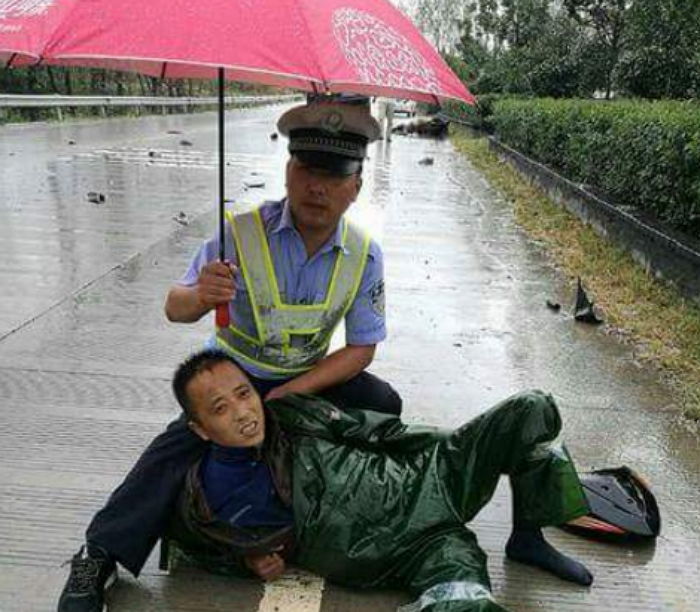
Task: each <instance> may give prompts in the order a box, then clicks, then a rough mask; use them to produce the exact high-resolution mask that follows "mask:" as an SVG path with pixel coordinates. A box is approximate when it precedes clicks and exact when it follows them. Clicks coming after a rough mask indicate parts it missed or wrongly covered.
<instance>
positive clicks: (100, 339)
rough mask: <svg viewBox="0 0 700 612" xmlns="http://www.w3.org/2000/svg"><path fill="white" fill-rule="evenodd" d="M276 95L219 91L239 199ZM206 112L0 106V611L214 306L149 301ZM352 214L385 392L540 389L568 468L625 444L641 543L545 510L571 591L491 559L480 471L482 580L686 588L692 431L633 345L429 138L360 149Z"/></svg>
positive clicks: (595, 606) (255, 590) (542, 594)
mask: <svg viewBox="0 0 700 612" xmlns="http://www.w3.org/2000/svg"><path fill="white" fill-rule="evenodd" d="M280 111H281V107H270V108H262V109H249V110H237V111H231V112H230V113H228V117H227V126H228V142H229V146H228V161H227V189H228V197H229V198H231V199H232V200H234V201H235V202H236V204H235V205H232V206H234V207H236V208H238V209H242V208H244V207H246V206H250V205H252V204H254V203H256V202H258V201H260V200H262V199H264V198H274V197H280V196H281V195H283V192H284V177H283V171H284V164H285V160H286V143H285V141H284V139H282V138H280V139H279V140H272V139H271V138H270V137H269V135H270V133H271V132H273V131H274V122H275V119H276V117H277V116H278V114H279V113H280ZM215 127H216V122H215V117H214V115H213V114H211V113H203V114H199V115H193V116H167V117H146V118H140V119H113V120H102V121H84V122H74V123H70V122H67V123H64V124H52V125H45V124H33V125H17V126H4V127H0V284H1V286H2V288H3V290H2V292H0V398H1V399H0V401H1V402H2V410H1V411H0V457H1V458H2V463H1V464H0V482H1V483H2V488H1V489H0V564H1V565H2V569H3V571H2V572H1V573H0V610H2V611H3V612H6V611H10V610H17V611H20V610H21V611H22V612H25V611H27V610H31V611H34V610H37V611H39V610H52V609H54V608H55V602H56V599H57V596H58V593H59V592H60V589H61V587H62V583H63V581H64V580H65V577H66V572H67V568H61V567H60V564H61V563H62V562H63V561H64V560H65V559H66V558H68V557H69V556H70V554H71V553H72V552H74V551H75V550H77V548H78V547H79V545H80V543H81V540H82V535H83V530H84V527H85V525H86V524H87V522H88V520H89V518H90V516H91V515H92V514H93V513H94V512H95V511H96V510H97V509H98V508H99V507H100V505H101V504H102V503H103V501H104V499H105V496H106V495H107V494H108V492H109V491H110V490H111V489H112V488H113V487H114V486H115V485H116V484H118V482H119V481H120V478H121V477H122V476H123V474H124V473H125V471H126V470H127V469H128V468H129V466H130V465H131V464H132V463H133V461H134V460H135V458H136V457H137V456H138V454H139V452H140V450H141V449H142V448H143V447H144V446H145V445H146V444H147V443H148V441H149V440H150V439H151V438H152V437H153V436H154V435H155V434H156V433H157V432H158V431H159V430H160V429H161V428H162V427H163V425H164V424H165V423H167V422H168V420H170V419H171V418H173V417H174V416H175V415H176V414H177V410H176V407H175V403H174V401H172V400H171V398H170V391H169V377H170V375H171V372H172V370H173V368H174V366H175V365H176V364H177V363H178V362H179V361H180V360H181V359H182V358H183V357H184V356H185V355H186V354H187V353H188V352H189V351H191V350H193V349H195V348H198V347H200V346H201V343H202V342H203V340H204V339H205V337H206V336H207V334H208V333H209V331H210V328H211V325H212V322H211V321H210V320H207V321H203V322H200V323H198V324H196V325H192V326H182V325H173V324H169V323H167V322H166V321H165V319H164V316H163V314H162V304H163V299H164V296H165V292H166V291H167V288H168V287H169V285H170V284H171V282H172V281H173V280H174V279H176V278H177V277H178V276H179V275H180V274H181V273H182V272H183V271H184V269H185V266H186V264H187V262H188V260H189V258H190V256H191V255H192V253H193V252H194V250H195V248H196V247H197V245H198V244H199V243H200V241H201V240H203V239H205V238H206V237H208V236H209V234H210V233H211V232H213V231H214V223H215V215H214V213H213V211H214V207H215V205H216V190H215V186H216V158H215V147H216V132H215ZM183 141H188V142H189V143H191V144H185V143H184V142H183ZM425 157H432V158H433V159H434V164H433V165H423V164H420V163H419V162H420V160H422V159H424V158H425ZM246 179H248V180H251V181H253V182H261V181H262V182H264V183H265V186H264V187H263V188H259V189H246V188H245V187H244V181H245V180H246ZM89 194H92V195H89ZM99 194H102V195H104V201H100V200H102V198H100V197H98V196H99ZM91 200H93V201H91ZM95 200H97V201H95ZM352 216H353V217H354V218H355V219H356V220H357V221H358V222H360V223H363V224H365V225H366V226H367V227H369V228H370V230H371V231H372V232H373V234H374V235H375V237H377V238H378V239H379V240H380V242H381V244H382V246H383V248H384V250H385V257H386V285H387V312H388V322H389V339H388V341H387V342H386V343H384V344H383V345H382V347H381V349H380V350H379V352H378V356H377V359H376V361H375V363H374V364H373V367H372V369H373V370H374V371H375V372H377V373H378V374H379V375H381V376H383V377H385V378H387V379H389V380H391V382H392V383H393V384H394V385H395V386H396V387H397V389H398V390H399V391H400V392H401V394H402V395H403V397H404V400H405V406H406V411H405V415H406V419H407V420H409V421H413V422H418V421H420V422H430V423H434V424H438V425H444V426H457V425H459V424H461V423H462V422H464V421H466V420H467V419H469V418H471V417H473V416H474V415H476V414H477V413H479V412H480V411H482V410H483V409H485V408H487V407H488V406H490V405H491V404H493V403H495V402H497V401H498V400H500V399H502V398H503V397H505V396H507V395H508V394H510V393H512V392H515V391H517V390H520V389H522V388H525V387H540V388H543V389H546V390H548V391H551V392H552V393H553V394H554V395H555V397H556V398H557V399H558V401H559V402H560V405H561V408H562V414H563V418H564V424H565V425H564V437H565V438H566V440H567V443H568V446H569V448H570V450H571V451H572V453H573V455H574V457H575V458H576V459H577V461H578V463H579V464H580V466H581V467H583V468H587V467H605V466H615V465H620V464H627V465H630V466H632V467H634V468H636V469H637V470H639V471H640V472H642V473H644V474H645V475H646V476H647V477H648V478H649V479H650V480H651V482H652V485H653V488H654V491H655V492H656V494H657V497H658V499H659V502H660V505H661V511H662V515H663V521H664V523H663V536H662V537H661V538H660V539H659V540H658V542H657V544H656V546H655V547H653V548H648V547H646V548H639V547H629V546H627V547H625V546H612V545H604V544H592V543H589V542H586V541H583V540H581V539H578V538H575V537H573V536H570V535H567V534H562V533H560V532H557V531H554V530H552V531H551V533H550V534H549V535H550V537H551V539H552V540H553V541H554V542H556V543H557V544H558V545H560V546H561V547H562V549H564V550H566V551H568V552H570V553H572V554H574V555H576V556H578V557H579V558H581V560H583V561H584V562H586V563H587V564H588V565H589V567H590V568H591V569H592V571H593V572H594V574H595V575H596V582H595V583H594V586H593V587H592V588H590V589H582V588H578V587H573V586H569V585H567V584H564V583H562V582H560V581H558V580H556V579H554V578H550V577H549V576H547V575H545V574H543V573H541V572H538V571H536V570H532V569H528V568H523V567H520V566H518V565H517V564H513V563H510V562H507V561H505V560H504V558H503V555H502V547H503V544H504V543H505V539H506V538H507V533H508V528H509V501H508V492H507V487H505V486H503V487H500V488H499V491H498V493H497V496H496V498H495V499H494V501H493V503H492V504H490V505H489V506H488V508H487V509H486V510H485V511H484V513H483V514H482V515H481V516H480V517H479V518H478V520H477V521H476V522H475V530H476V532H477V534H478V536H479V538H480V541H481V543H482V546H483V547H484V548H485V550H486V551H487V552H488V553H489V569H490V572H491V575H492V580H493V583H494V593H495V595H496V597H497V598H499V599H500V600H501V601H503V602H504V603H505V604H506V605H508V606H509V607H510V608H511V609H513V610H535V609H537V610H540V609H542V610H550V611H555V610H556V611H560V610H579V609H580V610H584V609H585V610H601V609H605V608H609V607H615V608H617V609H618V610H698V609H700V594H699V593H698V590H697V583H698V578H699V577H700V560H699V559H700V522H699V521H698V512H699V511H698V508H699V506H700V505H699V501H700V500H699V498H700V493H699V491H700V447H699V444H698V437H697V435H696V434H695V433H694V432H693V431H691V430H690V428H689V427H688V426H687V425H686V424H684V423H683V422H682V421H681V420H679V419H678V418H677V417H676V416H675V414H674V413H673V412H672V411H671V410H669V408H670V400H669V397H668V394H667V392H666V390H665V389H664V388H663V387H662V386H661V385H660V384H659V383H658V381H657V377H656V375H655V374H654V373H653V372H651V371H649V370H648V369H645V368H642V367H640V366H639V365H638V364H637V362H636V360H635V358H634V354H633V352H632V350H631V349H629V348H627V347H624V346H621V345H619V344H618V343H617V341H615V340H614V339H613V338H611V337H608V336H606V335H605V334H604V332H603V330H602V329H600V328H591V327H587V326H583V325H580V324H576V323H574V322H573V321H572V318H571V316H570V310H571V305H572V303H573V289H572V288H573V284H572V283H571V282H569V281H568V279H565V278H562V277H561V276H560V275H559V274H558V273H557V272H555V271H553V270H552V267H551V265H550V264H549V263H548V262H547V260H546V259H545V257H544V255H543V254H542V252H541V250H540V249H539V247H538V246H537V245H536V244H533V243H532V242H531V241H529V240H528V239H527V237H526V236H525V235H524V234H523V233H522V232H521V231H520V230H519V229H518V227H517V226H516V225H515V224H514V221H513V218H512V214H511V211H510V208H509V206H508V205H507V203H506V202H504V201H503V200H502V198H501V197H500V196H499V194H498V193H496V192H494V191H493V190H492V189H491V188H490V187H489V185H488V184H487V183H486V181H485V179H484V178H483V177H482V176H481V175H480V174H479V173H478V172H476V171H475V170H474V169H472V168H471V167H470V165H469V164H468V163H467V162H466V161H465V160H464V159H463V158H461V157H460V156H458V155H457V154H456V153H455V152H454V150H453V148H452V146H451V145H450V143H449V142H437V141H430V140H419V139H413V138H405V137H395V138H394V140H393V142H391V143H387V142H381V143H379V144H378V145H376V146H373V147H372V148H371V150H370V159H369V161H368V163H367V165H366V176H365V184H364V187H363V190H362V194H361V196H360V200H359V201H358V202H357V203H356V204H355V205H354V206H353V209H352ZM183 220H184V221H183ZM548 298H549V299H552V300H553V301H559V302H561V303H562V304H563V309H562V311H561V312H559V313H553V312H552V311H550V310H549V309H547V307H546V306H545V301H546V300H547V299H548ZM406 600H407V598H406V596H405V595H403V594H395V593H356V592H350V591H347V590H345V589H341V588H339V587H336V586H332V585H327V584H326V585H323V584H322V582H319V581H317V580H314V579H312V578H310V577H308V576H304V575H301V576H298V575H296V574H292V575H290V576H289V577H288V578H287V579H285V581H284V582H283V583H281V586H278V587H276V588H275V589H270V588H268V589H265V588H263V587H262V586H260V585H257V584H254V583H250V582H246V581H231V580H224V579H222V578H219V577H215V576H207V575H204V574H202V573H199V572H197V571H195V570H192V569H190V568H182V569H178V570H177V571H176V572H175V573H174V574H173V575H172V576H165V575H163V574H162V573H160V572H159V571H158V570H157V568H156V563H155V561H154V559H152V560H151V561H150V562H149V564H148V566H147V568H146V570H145V571H144V574H143V575H142V577H141V578H140V580H139V582H138V583H137V582H135V581H133V580H125V581H123V582H122V583H121V584H120V585H119V586H118V587H117V588H116V589H115V590H114V592H113V593H112V597H111V601H112V607H111V609H113V610H124V611H127V610H128V611H130V612H131V611H139V610H143V611H145V610H194V609H196V610H201V611H203V612H204V611H209V610H212V611H214V610H224V609H226V610H229V609H231V605H232V602H234V603H235V609H240V610H257V609H260V610H273V609H275V608H278V609H279V610H297V609H298V610H308V611H309V612H311V611H315V610H323V611H324V612H328V611H330V610H334V611H335V610H337V611H338V612H346V611H350V610H391V609H393V608H395V606H396V605H397V603H403V602H405V601H406ZM280 606H281V607H280Z"/></svg>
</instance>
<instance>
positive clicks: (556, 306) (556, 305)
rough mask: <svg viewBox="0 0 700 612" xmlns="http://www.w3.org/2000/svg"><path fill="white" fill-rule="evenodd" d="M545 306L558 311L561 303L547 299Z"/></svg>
mask: <svg viewBox="0 0 700 612" xmlns="http://www.w3.org/2000/svg"><path fill="white" fill-rule="evenodd" d="M547 308H549V309H550V310H553V311H554V312H559V311H560V310H561V304H560V303H559V302H552V300H547Z"/></svg>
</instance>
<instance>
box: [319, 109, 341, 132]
mask: <svg viewBox="0 0 700 612" xmlns="http://www.w3.org/2000/svg"><path fill="white" fill-rule="evenodd" d="M322 124H323V129H324V130H327V131H329V132H340V130H342V129H343V115H341V114H340V113H339V112H337V111H332V112H330V113H326V115H325V116H324V117H323V120H322Z"/></svg>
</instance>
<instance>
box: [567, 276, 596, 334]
mask: <svg viewBox="0 0 700 612" xmlns="http://www.w3.org/2000/svg"><path fill="white" fill-rule="evenodd" d="M574 319H576V320H577V321H580V322H581V323H591V324H593V325H599V324H600V323H602V322H603V321H602V319H599V318H598V317H597V316H596V314H595V311H594V310H593V302H591V301H590V300H589V299H588V296H587V295H586V292H585V291H584V289H583V285H582V284H581V277H580V276H579V278H578V286H577V288H576V306H575V307H574Z"/></svg>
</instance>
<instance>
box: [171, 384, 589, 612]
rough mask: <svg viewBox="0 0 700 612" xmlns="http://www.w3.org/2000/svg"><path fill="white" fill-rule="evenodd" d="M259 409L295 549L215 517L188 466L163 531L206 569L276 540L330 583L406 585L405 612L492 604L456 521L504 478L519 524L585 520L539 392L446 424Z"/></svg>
mask: <svg viewBox="0 0 700 612" xmlns="http://www.w3.org/2000/svg"><path fill="white" fill-rule="evenodd" d="M267 411H268V412H267V415H268V416H267V421H266V426H267V430H266V440H265V443H264V446H263V449H262V453H263V458H264V459H265V460H266V461H267V462H268V464H269V465H270V468H271V471H272V474H273V480H274V482H275V485H276V487H277V490H278V493H279V494H280V497H281V499H282V501H283V502H285V503H288V504H292V506H293V511H294V520H295V524H294V530H293V531H294V534H293V542H292V540H291V534H290V533H288V532H284V531H282V532H276V533H275V532H258V533H240V532H235V531H233V530H232V528H231V526H230V525H227V524H225V523H223V522H221V521H217V520H216V519H215V518H214V517H212V516H211V513H210V511H209V510H208V508H207V506H206V500H204V496H203V493H202V491H201V487H200V486H199V485H198V469H197V466H195V467H194V468H193V469H192V470H191V471H190V475H189V477H188V479H187V485H186V487H185V490H184V491H183V494H182V496H181V498H180V502H179V510H178V519H177V522H176V525H175V526H174V529H173V537H174V539H176V540H178V541H179V543H180V545H181V547H182V548H183V549H184V550H185V552H189V553H191V554H193V555H194V556H195V558H199V560H206V562H207V563H206V565H207V566H208V567H209V568H210V569H214V570H218V571H221V570H222V569H223V568H224V567H226V568H229V569H232V570H234V571H236V570H240V569H241V568H242V564H241V563H240V559H241V557H242V555H244V554H246V552H247V551H250V550H255V551H258V552H265V551H266V550H272V549H274V548H275V547H277V546H278V545H279V544H283V545H284V546H285V556H286V557H287V558H288V559H293V561H294V563H295V564H297V565H299V566H301V567H303V568H305V569H308V570H310V571H313V572H315V573H317V574H319V575H321V576H324V577H325V578H328V579H330V580H332V581H335V582H337V583H340V584H344V585H348V586H355V587H364V588H367V587H394V588H396V587H399V588H406V589H408V590H410V591H411V592H412V593H413V594H414V595H415V596H417V597H418V599H417V600H416V602H414V603H413V604H411V606H412V607H411V606H408V607H407V608H406V609H407V610H416V611H417V610H428V609H429V610H432V611H435V612H437V611H438V610H450V611H453V610H502V608H501V607H500V606H498V605H497V604H496V603H495V602H493V600H492V598H491V595H490V582H489V578H488V574H487V570H486V555H485V554H484V553H483V551H482V550H481V549H480V548H479V546H478V544H477V542H476V538H475V536H474V534H473V533H472V532H471V531H470V530H469V529H468V528H467V527H466V526H465V524H466V523H468V522H469V521H470V520H471V519H472V518H473V517H474V516H475V515H476V514H477V513H478V511H479V510H480V509H481V508H482V507H483V506H484V505H485V504H486V503H487V502H488V501H489V500H490V499H491V497H492V495H493V492H494V490H495V487H496V485H497V483H498V479H499V477H500V476H501V475H502V474H507V475H509V477H510V480H511V487H512V491H513V512H514V520H516V521H517V522H519V524H529V525H533V526H535V525H536V526H544V525H556V524H561V523H563V522H566V521H568V520H570V519H572V518H575V517H578V516H581V515H584V514H586V512H587V506H586V502H585V498H584V496H583V493H582V491H581V487H580V484H579V482H578V477H577V475H576V472H575V469H574V467H573V464H572V462H571V459H570V457H569V455H568V453H567V452H566V450H565V449H564V448H563V447H562V446H560V445H556V444H554V443H553V441H554V439H555V438H556V436H557V434H558V433H559V430H560V428H561V419H560V417H559V412H558V410H557V408H556V405H555V404H554V401H553V400H552V398H551V396H549V395H546V394H544V393H542V392H539V391H529V392H525V393H521V394H518V395H515V396H513V397H511V398H509V399H508V400H505V401H504V402H502V403H501V404H499V405H497V406H496V407H494V408H492V409H491V410H490V411H488V412H486V413H484V414H482V415H480V416H479V417H477V418H476V419H474V420H472V421H470V422H469V423H467V424H466V425H464V426H463V427H461V428H459V429H456V430H441V429H438V428H435V427H427V426H419V425H406V424H404V423H402V422H401V421H400V419H399V418H398V417H395V416H390V415H385V414H380V413H376V412H372V411H364V410H347V411H341V410H339V409H337V408H336V407H334V406H333V405H331V404H329V403H328V402H326V401H324V400H321V399H319V398H316V397H312V396H303V395H293V396H287V397H285V398H283V399H279V400H274V401H271V402H269V403H268V404H267ZM290 493H291V495H290ZM195 544H196V546H194V545H195ZM193 546H194V547H193ZM251 547H252V548H251Z"/></svg>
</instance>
